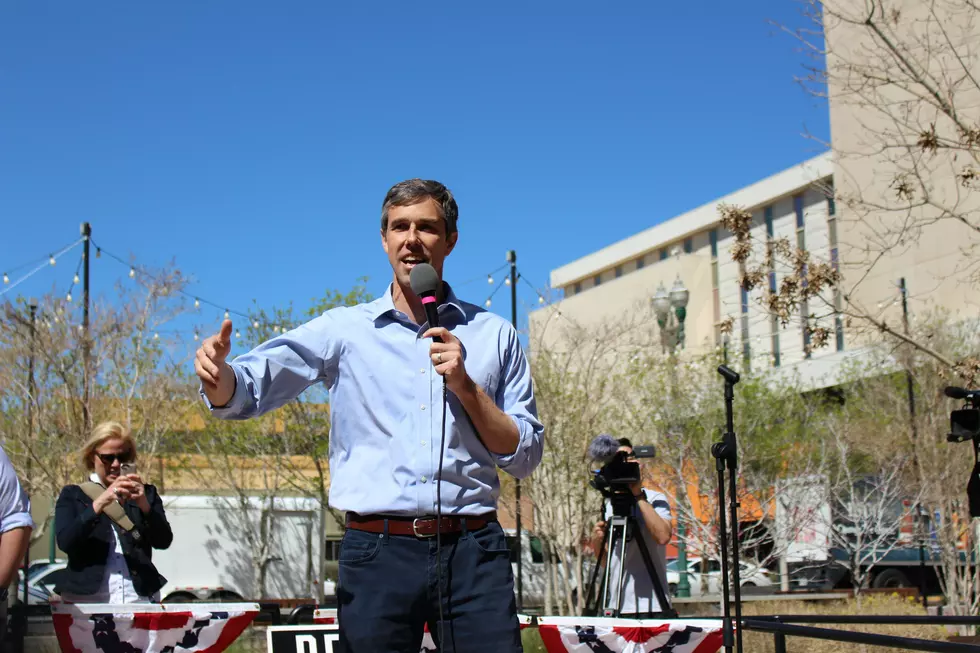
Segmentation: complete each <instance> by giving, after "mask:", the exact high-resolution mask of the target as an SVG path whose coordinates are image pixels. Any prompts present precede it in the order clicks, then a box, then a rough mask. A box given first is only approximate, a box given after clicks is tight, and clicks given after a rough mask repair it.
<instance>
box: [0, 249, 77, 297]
mask: <svg viewBox="0 0 980 653" xmlns="http://www.w3.org/2000/svg"><path fill="white" fill-rule="evenodd" d="M84 240H85V239H84V238H79V239H78V240H76V241H75V242H73V243H71V244H70V245H66V246H64V247H62V248H61V249H60V250H58V251H57V253H55V254H48V256H47V257H46V259H40V261H41V262H40V263H37V261H38V259H35V261H34V262H35V263H37V264H36V265H35V267H34V268H33V269H32V270H31V271H30V272H28V273H27V274H25V275H24V276H22V277H20V278H19V279H17V280H16V281H14V282H13V283H11V282H10V276H9V274H8V273H7V272H4V273H3V285H4V288H3V289H2V290H0V297H2V296H3V295H6V294H7V293H8V292H10V291H11V290H13V289H14V288H16V287H17V286H19V285H20V284H22V283H24V282H25V281H27V280H28V279H30V278H31V277H33V276H34V275H35V274H37V273H38V272H40V271H41V270H43V269H44V268H45V267H47V266H53V265H55V264H56V263H57V262H58V259H59V258H61V257H62V256H64V255H65V254H67V253H68V252H69V251H71V250H72V249H74V248H75V247H77V246H78V245H80V244H81V243H82V242H83V241H84ZM23 268H24V266H20V267H19V268H12V269H23Z"/></svg>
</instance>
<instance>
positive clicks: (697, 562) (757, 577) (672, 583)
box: [667, 558, 775, 596]
mask: <svg viewBox="0 0 980 653" xmlns="http://www.w3.org/2000/svg"><path fill="white" fill-rule="evenodd" d="M707 566H708V571H707V573H706V574H704V575H705V576H706V577H707V581H708V591H707V593H708V594H710V595H715V594H721V585H720V584H719V583H720V579H721V562H720V561H719V560H712V559H709V560H708V561H707ZM738 566H739V574H740V576H739V585H740V586H741V587H742V588H743V589H744V588H750V587H771V586H772V585H774V584H775V583H774V581H773V579H772V575H771V573H770V572H769V570H768V569H765V568H764V567H760V566H758V565H755V564H752V563H750V562H741V561H740V562H739V565H738ZM679 572H680V566H679V561H678V560H671V561H670V562H668V563H667V586H668V589H669V590H670V594H671V595H676V594H677V584H678V583H679V582H680V578H681V575H680V573H679ZM701 576H702V572H701V558H688V560H687V582H688V583H689V584H690V585H691V596H701V591H702V582H701V581H702V579H701Z"/></svg>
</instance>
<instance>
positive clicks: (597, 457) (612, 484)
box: [589, 435, 657, 499]
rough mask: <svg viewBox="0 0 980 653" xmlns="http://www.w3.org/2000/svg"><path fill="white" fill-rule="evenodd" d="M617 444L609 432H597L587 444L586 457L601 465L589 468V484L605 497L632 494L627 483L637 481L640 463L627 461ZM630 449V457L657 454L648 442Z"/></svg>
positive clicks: (628, 455)
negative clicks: (587, 451) (598, 433)
mask: <svg viewBox="0 0 980 653" xmlns="http://www.w3.org/2000/svg"><path fill="white" fill-rule="evenodd" d="M621 446H622V445H620V444H619V441H618V440H617V439H616V438H614V437H612V436H611V435H600V436H598V437H596V439H594V440H593V441H592V442H591V443H590V444H589V458H591V459H592V461H593V462H597V463H601V464H602V467H600V468H599V469H597V470H593V472H592V474H593V478H592V480H591V481H590V482H589V485H591V486H592V487H594V488H595V489H596V490H598V491H599V492H600V493H601V494H602V496H604V497H606V498H607V499H612V498H613V497H614V496H616V495H624V494H625V495H629V496H631V497H632V493H631V492H630V485H632V484H634V483H639V482H640V463H638V462H631V461H630V460H629V457H630V454H629V453H627V452H626V451H620V447H621ZM631 448H632V449H633V454H632V455H633V457H634V458H655V457H656V455H657V452H656V449H654V447H653V446H652V445H648V446H637V447H631Z"/></svg>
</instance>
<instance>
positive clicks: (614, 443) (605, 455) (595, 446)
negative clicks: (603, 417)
mask: <svg viewBox="0 0 980 653" xmlns="http://www.w3.org/2000/svg"><path fill="white" fill-rule="evenodd" d="M618 452H619V440H617V439H616V438H614V437H613V436H611V435H607V434H605V433H603V434H602V435H597V436H596V437H595V439H594V440H592V442H590V443H589V458H591V459H592V460H593V461H595V462H597V463H599V464H601V465H605V464H606V463H608V462H609V461H610V460H612V459H613V458H615V457H616V454H617V453H618Z"/></svg>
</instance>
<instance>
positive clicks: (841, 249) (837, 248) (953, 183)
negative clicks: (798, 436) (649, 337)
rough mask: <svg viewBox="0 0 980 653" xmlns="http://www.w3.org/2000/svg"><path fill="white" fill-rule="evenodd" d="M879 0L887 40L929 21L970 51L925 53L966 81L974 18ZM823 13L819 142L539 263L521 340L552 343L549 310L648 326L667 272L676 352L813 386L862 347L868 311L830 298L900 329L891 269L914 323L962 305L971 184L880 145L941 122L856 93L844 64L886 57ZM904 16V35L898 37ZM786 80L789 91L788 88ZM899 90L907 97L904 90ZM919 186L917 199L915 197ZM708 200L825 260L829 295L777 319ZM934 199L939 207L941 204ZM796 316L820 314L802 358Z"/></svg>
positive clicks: (877, 62) (971, 266)
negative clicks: (830, 275) (543, 296)
mask: <svg viewBox="0 0 980 653" xmlns="http://www.w3.org/2000/svg"><path fill="white" fill-rule="evenodd" d="M834 4H836V5H838V6H843V7H845V9H843V10H841V11H845V12H846V11H850V10H851V9H852V5H853V10H854V11H863V10H864V3H857V4H854V3H847V2H840V3H834ZM892 5H894V6H895V7H898V8H901V9H902V12H903V13H902V14H901V16H902V21H901V22H900V23H898V24H897V25H896V27H895V29H896V30H897V31H898V32H899V33H897V34H893V35H892V38H894V39H901V38H907V39H909V40H908V41H907V43H908V47H909V48H910V51H912V52H916V53H918V52H920V50H919V49H917V48H919V46H920V44H919V42H918V41H916V39H920V38H921V36H920V33H921V34H926V33H927V31H924V30H929V29H931V30H933V31H935V30H937V29H938V28H939V26H942V28H943V29H944V30H946V31H947V33H948V36H949V38H951V39H952V40H953V42H955V43H957V44H958V45H957V47H959V51H960V52H961V54H962V53H964V52H965V53H967V54H968V55H969V56H964V57H961V58H960V59H959V60H953V59H951V58H949V57H947V58H945V59H943V58H940V57H933V59H930V60H929V63H930V65H937V66H939V65H945V66H961V67H965V68H967V69H973V72H974V73H975V75H974V76H973V77H972V79H980V55H976V54H974V50H975V51H976V52H978V53H980V48H973V47H972V46H969V44H970V43H971V42H974V41H975V40H976V39H975V38H974V37H975V35H976V34H977V32H978V31H980V17H978V19H977V20H972V18H971V20H965V19H964V17H963V16H952V17H950V16H945V17H940V18H937V17H936V16H935V15H932V14H930V13H929V7H927V6H926V5H922V4H921V3H914V2H911V1H910V0H908V1H907V0H898V1H896V2H892V3H890V4H889V6H892ZM929 6H930V7H931V6H932V5H929ZM975 13H977V12H976V11H973V12H972V14H975ZM972 14H970V16H972ZM825 23H826V25H825V28H826V38H827V43H828V49H829V50H830V51H831V53H832V54H831V55H830V56H829V57H828V66H829V68H830V70H831V72H832V73H839V74H832V75H831V77H830V80H831V82H830V102H829V109H830V126H831V139H832V143H831V145H832V151H829V152H827V153H825V154H822V155H820V156H817V157H815V158H811V159H809V160H807V161H804V162H803V163H801V164H799V165H797V166H794V167H792V168H789V169H787V170H783V171H781V172H777V173H776V174H774V175H772V176H770V177H768V178H766V179H762V180H760V181H758V182H756V183H754V184H752V185H750V186H747V187H745V188H742V189H738V190H734V189H733V192H732V193H730V194H729V195H726V196H725V197H721V198H718V199H716V200H713V201H711V202H708V203H707V204H704V205H703V206H700V207H698V208H695V209H693V210H691V211H689V212H687V213H684V214H682V215H679V216H676V217H673V218H670V219H668V220H665V221H660V220H659V218H660V216H651V222H657V223H658V224H656V225H655V226H653V227H650V228H649V229H647V230H645V231H643V232H640V233H638V234H636V235H634V236H631V237H629V238H626V239H624V240H622V241H620V242H617V243H613V244H610V245H608V246H605V247H603V248H602V249H599V250H597V251H595V252H593V253H591V254H588V255H587V256H584V257H582V258H580V259H578V260H576V261H572V262H570V263H568V264H566V265H563V266H562V267H560V268H558V269H556V270H553V271H552V273H551V285H552V287H553V288H554V289H556V290H558V291H560V292H561V294H562V296H563V299H562V300H561V301H559V302H557V303H555V304H553V305H551V306H549V307H546V308H543V309H541V310H538V311H536V312H535V313H533V314H532V316H531V320H530V328H531V331H532V346H533V345H537V346H559V343H560V341H561V329H560V328H558V327H559V325H560V320H556V319H555V316H556V315H557V314H558V313H559V312H560V313H561V315H563V316H565V317H566V318H567V319H568V320H569V321H573V322H575V323H577V324H582V325H596V324H599V323H602V322H609V321H614V320H629V319H634V320H637V319H639V320H642V319H646V320H647V321H648V322H649V323H650V324H651V325H652V324H653V323H654V322H655V314H654V311H653V309H652V306H651V299H652V298H653V296H654V295H655V293H656V292H657V289H658V287H659V286H660V285H661V284H663V285H664V286H665V288H666V289H667V290H669V289H670V288H671V287H672V286H673V284H674V283H675V280H676V279H678V278H679V279H680V280H681V282H682V283H683V285H684V286H685V287H686V288H687V289H688V290H689V291H690V300H689V304H688V307H687V319H686V323H685V325H686V336H687V337H686V346H685V350H686V351H687V352H689V353H691V352H704V351H706V350H708V349H709V348H713V347H726V348H727V351H728V355H729V360H730V361H732V363H733V364H734V365H736V366H738V367H740V368H741V369H745V368H751V369H752V370H753V371H760V370H764V369H769V370H771V371H772V373H773V374H776V375H793V376H797V377H798V378H799V380H800V382H801V383H803V384H804V385H809V386H810V387H819V386H825V385H832V384H834V383H835V382H836V381H837V380H838V378H839V377H838V375H839V373H840V371H841V368H842V365H841V363H842V362H844V361H845V360H847V359H849V358H852V357H863V356H865V355H866V354H867V350H866V349H864V346H865V345H866V344H867V342H868V341H869V339H870V338H872V337H873V335H872V334H871V333H869V331H868V329H867V328H866V325H867V322H862V321H860V320H853V321H850V322H849V321H848V320H846V319H842V317H841V315H840V314H839V313H838V312H837V310H838V309H840V308H842V307H844V308H847V307H850V308H860V309H862V310H864V311H866V312H867V313H868V314H870V315H872V316H874V317H876V318H881V319H885V320H887V321H888V323H889V324H893V325H899V324H901V319H902V316H901V301H900V297H901V295H900V291H899V286H898V284H899V280H900V279H902V278H904V279H905V280H906V283H907V287H908V297H909V309H910V312H911V313H912V318H913V322H914V320H915V317H916V316H922V315H925V314H927V313H928V312H930V311H931V310H933V309H935V308H937V307H942V308H944V309H947V310H949V311H951V312H953V313H954V314H956V315H957V316H959V317H960V318H975V317H976V316H977V314H978V312H980V292H978V287H980V284H977V283H975V282H973V281H972V277H971V275H975V274H976V273H977V268H976V266H975V263H974V262H975V260H976V253H977V251H976V249H975V247H976V245H977V244H978V240H980V227H972V226H967V225H964V224H963V222H964V220H965V221H969V222H972V223H973V224H980V219H976V218H977V216H978V208H980V207H978V206H977V205H978V200H977V196H976V191H973V190H971V189H970V188H966V187H965V184H963V183H962V180H961V179H958V178H957V177H956V173H957V170H958V169H961V168H962V165H961V164H958V163H957V161H955V160H953V159H952V157H947V156H944V154H943V152H942V151H939V153H938V154H937V153H932V154H929V153H921V152H917V151H916V150H915V149H914V148H912V149H911V150H910V149H908V148H906V150H901V149H900V148H898V147H892V148H882V147H881V143H882V142H888V143H899V142H905V143H915V142H916V140H917V139H919V138H920V132H919V130H923V129H927V128H928V127H929V124H930V122H929V121H930V120H933V121H937V122H938V124H939V125H940V127H939V129H940V130H941V129H942V122H941V118H942V115H939V116H938V118H937V112H936V111H935V110H930V109H931V108H930V107H929V106H925V107H922V106H919V107H917V106H916V105H915V103H914V102H913V103H911V104H910V103H909V102H908V101H906V102H904V103H898V102H894V100H895V89H894V88H891V87H886V88H881V89H877V90H876V91H875V93H877V94H878V95H877V96H871V97H870V98H869V95H868V90H867V89H868V84H867V83H866V82H867V80H862V79H860V78H859V77H858V76H856V75H855V73H854V71H855V70H861V67H860V66H861V65H864V64H865V63H868V62H870V64H871V68H870V69H869V70H872V71H873V70H875V69H881V70H884V69H887V68H888V67H889V66H891V65H892V62H891V60H889V59H888V58H887V57H880V58H879V57H878V55H877V54H874V55H872V54H869V53H875V52H876V50H875V48H876V47H878V46H877V45H876V44H875V43H873V37H869V36H868V34H869V33H868V31H867V29H866V28H865V27H863V26H862V24H861V22H860V21H857V22H856V23H849V22H848V21H847V20H841V19H834V18H833V17H830V16H829V10H828V13H827V14H825ZM903 28H906V31H907V33H905V34H902V33H900V32H901V30H902V29H903ZM910 35H911V36H910ZM971 38H972V41H971ZM959 44H966V45H964V46H963V47H960V46H959ZM879 49H880V48H879ZM933 72H934V73H935V72H937V71H933ZM954 72H955V71H954ZM959 72H960V73H961V74H960V75H958V76H952V75H948V76H949V77H951V78H955V79H961V80H962V79H964V78H967V76H965V75H963V74H962V72H963V71H962V70H960V71H959ZM967 81H968V80H967ZM862 83H863V85H862ZM974 84H975V82H974ZM855 85H860V86H859V87H857V86H855ZM956 90H957V91H958V92H959V95H957V96H954V97H955V98H956V99H957V100H958V105H957V107H956V108H957V110H958V111H959V113H960V116H961V117H963V118H964V119H966V120H967V121H968V122H969V124H972V125H980V92H978V89H976V88H975V87H973V88H971V87H969V86H967V87H966V88H959V89H956ZM786 92H787V93H790V92H796V91H795V90H794V89H793V88H792V87H791V86H790V85H789V84H787V89H786ZM903 97H904V99H905V100H908V98H909V97H910V96H909V95H906V96H903ZM869 99H870V100H872V101H871V102H869ZM916 111H919V113H918V114H916ZM910 116H913V118H910ZM902 120H904V121H905V122H902ZM903 139H904V140H903ZM800 145H801V150H803V149H804V148H805V147H807V144H806V143H805V142H803V141H801V144H800ZM896 152H897V154H896ZM960 154H961V157H960V162H961V163H962V162H967V161H969V160H970V156H969V155H970V154H972V155H973V156H974V157H975V155H976V153H975V152H972V153H962V152H961V153H960ZM903 174H904V175H905V178H907V177H908V176H909V175H910V174H911V176H913V177H914V179H913V180H912V181H914V182H915V183H917V184H919V185H920V188H921V190H919V192H918V193H917V194H916V195H915V196H914V201H911V202H910V201H908V198H907V197H901V196H899V194H898V190H897V188H896V177H902V176H903ZM923 191H925V192H927V193H928V194H929V199H930V200H931V202H922V201H921V199H922V198H923V196H924V192H923ZM834 197H837V198H838V200H837V201H836V202H835V200H834V199H833V198H834ZM721 204H729V205H736V206H740V207H742V208H745V209H747V210H749V211H750V212H751V213H752V216H753V223H752V225H753V226H752V228H753V237H754V241H755V242H756V243H758V244H761V245H762V246H763V247H764V246H765V245H764V243H765V242H766V240H767V239H770V238H775V239H779V238H786V239H788V240H789V242H790V243H791V244H792V245H794V246H798V247H802V248H804V249H806V250H808V251H809V252H810V253H811V254H812V256H813V257H814V259H816V260H820V261H827V262H832V263H833V264H834V265H835V266H837V267H838V269H839V270H840V271H841V273H842V275H843V277H844V282H843V283H842V285H841V288H840V290H839V291H838V293H834V294H832V295H831V296H829V297H824V298H823V300H822V301H819V300H815V301H819V305H818V306H804V307H802V309H801V310H800V311H799V315H797V316H794V319H793V320H792V321H791V323H790V324H788V325H786V326H782V325H780V324H779V323H778V322H776V321H775V320H774V319H773V318H772V317H771V316H770V315H769V314H768V313H767V312H766V311H765V310H764V309H763V307H762V306H761V305H760V303H759V299H760V297H761V290H760V289H756V290H754V291H753V292H752V293H746V292H745V291H744V290H743V289H742V288H741V286H740V284H739V269H738V265H737V264H736V263H735V262H733V260H732V257H731V246H732V244H733V239H732V236H731V234H729V233H728V232H727V231H726V230H725V229H724V228H723V227H722V225H721V224H720V214H719V210H718V208H719V205H721ZM949 208H952V209H953V212H955V214H954V215H944V214H943V210H944V209H949ZM947 212H948V211H947ZM934 218H935V219H934ZM959 218H964V220H960V219H959ZM906 227H908V228H906ZM871 263H873V265H871V266H870V267H869V264H871ZM869 270H870V272H869ZM792 273H793V272H792V271H791V270H786V269H779V268H778V267H777V268H776V269H774V270H771V271H770V272H769V275H768V278H767V279H766V281H765V282H764V284H763V285H769V286H770V287H775V286H776V285H777V284H779V282H780V279H781V278H782V277H783V275H785V274H792ZM840 293H845V294H846V297H847V298H848V300H849V302H850V303H849V304H848V303H844V302H843V301H842V297H843V296H844V295H841V294H840ZM804 315H817V316H820V317H821V320H822V321H821V322H820V323H819V325H820V326H824V327H827V328H829V329H830V330H831V331H832V334H833V335H832V336H831V338H830V342H829V346H826V347H823V348H819V349H815V350H813V352H812V354H810V355H807V354H806V353H805V350H806V345H807V338H808V333H809V331H808V330H807V329H804V328H803V327H804V319H803V318H804ZM726 318H731V319H732V320H733V326H734V328H733V330H732V333H731V336H730V337H729V338H728V339H727V341H726V339H725V338H724V337H723V336H722V334H721V333H720V329H719V326H720V324H721V323H722V321H723V320H725V319H726Z"/></svg>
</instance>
